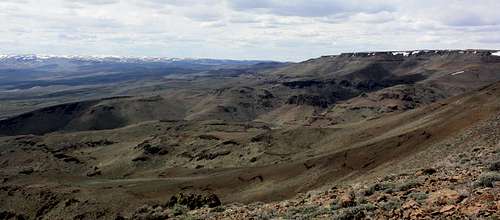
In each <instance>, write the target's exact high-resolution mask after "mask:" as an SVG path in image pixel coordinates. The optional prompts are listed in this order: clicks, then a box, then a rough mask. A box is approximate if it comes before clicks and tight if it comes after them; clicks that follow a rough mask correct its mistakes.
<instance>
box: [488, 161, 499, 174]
mask: <svg viewBox="0 0 500 220" xmlns="http://www.w3.org/2000/svg"><path fill="white" fill-rule="evenodd" d="M488 168H489V170H491V171H500V160H497V161H494V162H493V163H491V164H490V166H489V167H488Z"/></svg>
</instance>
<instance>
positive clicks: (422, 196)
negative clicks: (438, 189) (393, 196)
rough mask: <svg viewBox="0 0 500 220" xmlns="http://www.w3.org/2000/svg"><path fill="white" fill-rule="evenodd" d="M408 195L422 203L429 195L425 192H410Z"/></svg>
mask: <svg viewBox="0 0 500 220" xmlns="http://www.w3.org/2000/svg"><path fill="white" fill-rule="evenodd" d="M408 196H409V197H410V198H412V199H414V200H415V201H417V202H418V203H423V202H424V201H425V200H426V199H427V198H428V197H429V195H427V193H425V192H412V193H410V194H409V195H408Z"/></svg>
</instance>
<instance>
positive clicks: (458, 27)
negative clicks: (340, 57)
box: [0, 0, 500, 61]
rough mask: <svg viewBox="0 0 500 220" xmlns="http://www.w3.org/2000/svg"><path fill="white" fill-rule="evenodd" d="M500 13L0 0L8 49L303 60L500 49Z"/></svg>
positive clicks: (268, 1) (300, 0) (3, 48)
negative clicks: (344, 54) (344, 55)
mask: <svg viewBox="0 0 500 220" xmlns="http://www.w3.org/2000/svg"><path fill="white" fill-rule="evenodd" d="M499 13H500V1H499V0H447V1H444V0H442V1H439V0H414V1H412V0H0V21H1V22H0V53H1V54H54V55H121V56H161V57H180V58H182V57H194V58H197V57H207V58H232V59H272V60H289V61H299V60H304V59H308V58H312V57H318V56H321V55H328V54H338V53H341V52H351V51H374V50H407V49H424V48H425V49H440V48H447V49H463V48H491V49H500V14H499Z"/></svg>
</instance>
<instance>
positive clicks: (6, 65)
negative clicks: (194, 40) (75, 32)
mask: <svg viewBox="0 0 500 220" xmlns="http://www.w3.org/2000/svg"><path fill="white" fill-rule="evenodd" d="M275 65H277V66H281V65H283V64H282V63H279V62H273V61H264V60H228V59H220V60H219V59H192V58H185V59H179V58H162V57H119V56H52V55H0V89H1V87H6V88H7V89H17V88H21V89H22V88H30V87H33V86H47V85H82V84H83V85H89V84H97V83H111V82H120V81H128V80H141V79H151V78H158V77H160V78H161V77H164V76H166V75H174V74H194V73H203V72H208V71H214V70H242V69H255V68H257V69H259V68H262V67H265V68H269V67H273V66H275ZM222 72H224V71H221V73H222ZM212 73H213V72H212Z"/></svg>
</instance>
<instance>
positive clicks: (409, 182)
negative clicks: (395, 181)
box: [397, 180, 420, 191]
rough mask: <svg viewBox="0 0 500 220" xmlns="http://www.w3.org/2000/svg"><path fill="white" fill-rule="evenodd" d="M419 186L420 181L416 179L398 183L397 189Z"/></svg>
mask: <svg viewBox="0 0 500 220" xmlns="http://www.w3.org/2000/svg"><path fill="white" fill-rule="evenodd" d="M418 186H420V183H419V182H417V181H416V180H410V181H408V182H405V183H402V184H400V185H398V187H397V190H398V191H407V190H410V189H413V188H416V187H418Z"/></svg>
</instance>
